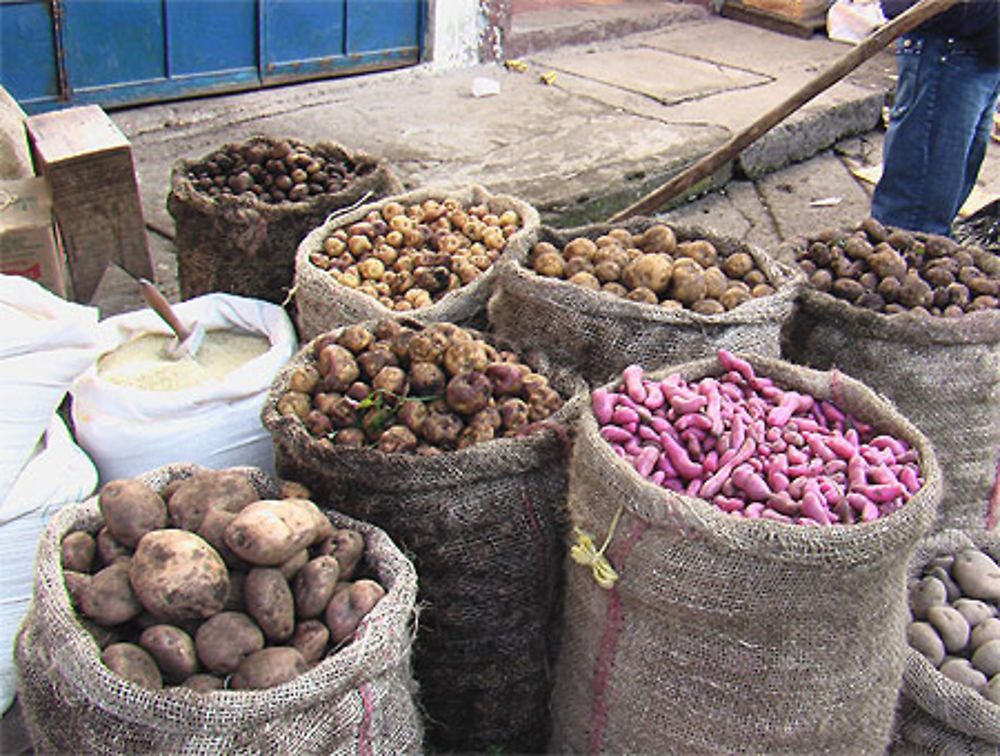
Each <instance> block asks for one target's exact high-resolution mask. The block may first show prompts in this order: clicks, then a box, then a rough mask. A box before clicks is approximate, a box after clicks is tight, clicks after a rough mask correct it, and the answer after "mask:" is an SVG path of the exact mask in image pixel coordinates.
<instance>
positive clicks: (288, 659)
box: [230, 646, 309, 690]
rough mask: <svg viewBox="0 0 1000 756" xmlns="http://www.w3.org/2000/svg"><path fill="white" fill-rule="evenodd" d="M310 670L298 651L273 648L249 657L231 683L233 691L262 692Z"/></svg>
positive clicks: (289, 647)
mask: <svg viewBox="0 0 1000 756" xmlns="http://www.w3.org/2000/svg"><path fill="white" fill-rule="evenodd" d="M308 668H309V665H308V664H306V660H305V659H304V658H302V654H300V653H299V651H298V649H296V648H293V647H292V646H271V647H269V648H263V649H261V650H260V651H255V652H254V653H252V654H250V655H249V656H247V657H246V658H245V659H244V660H243V661H241V662H240V666H239V667H237V669H236V673H235V674H234V675H233V677H232V680H231V681H230V687H231V688H232V689H233V690H260V689H261V688H270V687H273V686H275V685H281V683H286V682H288V681H289V680H292V679H294V678H295V677H298V676H299V675H301V674H302V673H303V672H305V671H306V670H307V669H308Z"/></svg>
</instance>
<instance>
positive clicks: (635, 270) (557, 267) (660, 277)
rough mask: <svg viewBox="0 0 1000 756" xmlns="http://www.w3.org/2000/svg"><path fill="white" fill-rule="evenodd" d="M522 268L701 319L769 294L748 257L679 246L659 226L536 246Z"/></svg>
mask: <svg viewBox="0 0 1000 756" xmlns="http://www.w3.org/2000/svg"><path fill="white" fill-rule="evenodd" d="M527 263H528V267H530V268H531V269H532V270H533V271H534V272H535V273H537V274H539V275H541V276H548V277H551V278H562V279H565V280H567V281H569V282H570V283H573V284H577V285H579V286H583V287H585V288H588V289H594V290H595V291H596V290H600V291H607V292H610V293H611V294H614V295H615V296H619V297H624V298H626V299H630V300H632V301H634V302H643V303H646V304H659V305H661V306H663V307H669V308H680V307H686V308H689V309H691V310H693V311H694V312H697V313H700V314H702V315H718V314H721V313H723V312H726V311H728V310H732V309H733V308H734V307H739V306H740V305H741V304H743V303H744V302H747V301H749V300H751V299H754V298H756V297H764V296H767V295H769V294H773V293H774V287H773V286H772V285H771V284H770V283H769V282H768V279H767V276H766V275H765V274H764V272H763V271H762V270H760V268H758V267H757V263H756V262H755V261H754V259H753V257H752V256H751V255H749V254H747V253H746V252H734V253H732V254H730V255H728V256H725V257H724V256H722V255H720V254H719V252H718V250H717V249H716V248H715V245H713V244H712V243H711V242H710V241H708V240H707V239H695V240H692V241H681V242H679V241H677V237H676V235H675V234H674V231H673V229H671V228H670V227H669V226H666V225H664V224H656V225H653V226H650V227H649V228H648V229H646V230H645V231H644V232H642V233H641V234H632V233H631V232H629V231H628V230H626V229H624V228H613V229H611V230H610V231H608V233H606V234H604V235H603V236H600V237H598V238H597V239H590V238H587V237H585V236H579V237H576V238H574V239H571V240H570V241H568V242H567V243H566V244H565V245H564V246H563V248H562V249H561V250H560V249H558V248H557V247H556V246H555V245H554V244H552V243H551V242H547V241H540V242H538V243H536V244H535V245H534V246H533V247H532V249H531V251H530V253H529V255H528V260H527Z"/></svg>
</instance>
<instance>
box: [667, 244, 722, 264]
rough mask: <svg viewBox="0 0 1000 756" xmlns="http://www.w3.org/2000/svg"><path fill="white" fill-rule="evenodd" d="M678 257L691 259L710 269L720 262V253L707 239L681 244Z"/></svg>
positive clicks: (678, 246)
mask: <svg viewBox="0 0 1000 756" xmlns="http://www.w3.org/2000/svg"><path fill="white" fill-rule="evenodd" d="M676 255H677V257H689V258H691V259H692V260H694V261H695V262H697V263H698V264H699V265H700V266H701V267H702V268H710V267H711V266H713V265H717V264H718V262H719V253H718V251H717V250H716V249H715V245H714V244H712V242H710V241H708V240H707V239H695V240H693V241H686V242H679V243H678V244H677V252H676Z"/></svg>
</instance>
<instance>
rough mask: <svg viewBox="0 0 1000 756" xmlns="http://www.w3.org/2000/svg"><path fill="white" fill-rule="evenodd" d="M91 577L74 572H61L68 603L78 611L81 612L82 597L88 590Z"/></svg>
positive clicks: (84, 573) (83, 573)
mask: <svg viewBox="0 0 1000 756" xmlns="http://www.w3.org/2000/svg"><path fill="white" fill-rule="evenodd" d="M91 580H93V576H92V575H88V574H87V573H86V572H76V571H74V570H66V569H64V570H63V581H64V582H65V583H66V592H67V593H68V594H69V600H70V603H71V604H73V606H74V608H76V609H77V610H78V611H81V612H82V611H83V609H82V608H81V607H82V606H83V596H84V594H86V593H87V591H88V590H89V589H90V581H91Z"/></svg>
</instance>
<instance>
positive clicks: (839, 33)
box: [826, 0, 885, 44]
mask: <svg viewBox="0 0 1000 756" xmlns="http://www.w3.org/2000/svg"><path fill="white" fill-rule="evenodd" d="M884 23H885V16H884V15H882V6H881V5H879V2H878V0H836V2H835V3H834V4H833V5H831V6H830V9H829V10H828V11H827V12H826V36H827V37H829V38H830V39H832V40H834V41H835V42H847V43H849V44H857V43H858V42H860V41H861V40H863V39H864V38H865V37H867V36H868V35H869V34H871V33H872V32H873V31H875V30H876V29H877V28H878V27H880V26H881V25H882V24H884Z"/></svg>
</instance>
